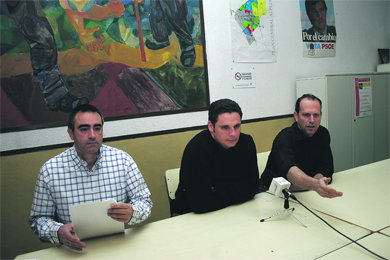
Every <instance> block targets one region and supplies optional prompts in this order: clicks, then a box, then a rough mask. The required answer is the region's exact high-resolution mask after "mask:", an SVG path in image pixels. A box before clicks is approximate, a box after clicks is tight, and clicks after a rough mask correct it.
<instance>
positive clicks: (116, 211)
mask: <svg viewBox="0 0 390 260" xmlns="http://www.w3.org/2000/svg"><path fill="white" fill-rule="evenodd" d="M107 215H108V216H110V217H111V218H113V219H115V220H117V221H120V222H123V223H127V222H129V221H130V219H131V217H132V216H133V207H132V206H131V205H130V204H127V203H113V204H111V208H109V209H108V210H107Z"/></svg>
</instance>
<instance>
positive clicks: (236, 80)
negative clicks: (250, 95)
mask: <svg viewBox="0 0 390 260" xmlns="http://www.w3.org/2000/svg"><path fill="white" fill-rule="evenodd" d="M232 82H233V88H255V87H256V84H255V69H254V67H246V68H240V69H238V68H232Z"/></svg>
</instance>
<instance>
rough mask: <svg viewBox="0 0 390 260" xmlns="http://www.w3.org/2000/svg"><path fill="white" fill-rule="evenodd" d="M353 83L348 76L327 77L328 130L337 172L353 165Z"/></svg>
mask: <svg viewBox="0 0 390 260" xmlns="http://www.w3.org/2000/svg"><path fill="white" fill-rule="evenodd" d="M352 91H353V83H352V81H351V78H350V77H348V76H329V77H327V100H326V102H327V107H328V130H329V133H330V138H331V143H330V146H331V148H332V153H333V161H334V169H335V172H338V171H342V170H346V169H350V168H352V167H353V152H352V121H353V118H352V107H353V104H352V102H353V96H352V94H353V92H352Z"/></svg>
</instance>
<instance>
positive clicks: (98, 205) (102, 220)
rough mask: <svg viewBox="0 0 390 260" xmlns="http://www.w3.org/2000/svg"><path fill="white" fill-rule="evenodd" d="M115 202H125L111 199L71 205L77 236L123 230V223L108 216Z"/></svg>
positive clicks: (88, 236)
mask: <svg viewBox="0 0 390 260" xmlns="http://www.w3.org/2000/svg"><path fill="white" fill-rule="evenodd" d="M113 204H116V205H121V204H123V203H116V201H115V200H114V199H109V200H105V201H94V202H87V203H83V204H75V205H70V206H69V212H70V216H71V218H72V223H73V226H74V231H75V232H76V234H77V236H78V237H79V238H80V239H84V238H90V237H96V236H103V235H109V234H114V233H119V232H123V231H124V228H125V227H124V225H123V223H121V222H119V221H117V220H115V219H113V218H111V217H109V216H108V210H109V209H110V207H111V205H113ZM129 206H130V205H129ZM115 216H117V215H115Z"/></svg>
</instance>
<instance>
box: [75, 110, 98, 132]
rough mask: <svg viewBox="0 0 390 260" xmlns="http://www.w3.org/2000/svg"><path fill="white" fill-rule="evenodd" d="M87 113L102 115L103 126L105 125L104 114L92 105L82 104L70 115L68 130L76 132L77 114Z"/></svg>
mask: <svg viewBox="0 0 390 260" xmlns="http://www.w3.org/2000/svg"><path fill="white" fill-rule="evenodd" d="M79 112H81V113H85V112H93V113H98V114H99V115H100V118H101V119H102V125H103V124H104V117H103V115H102V113H101V112H100V111H99V109H97V108H96V107H95V106H94V105H91V104H82V105H79V106H77V107H75V108H74V109H73V110H72V112H71V113H70V114H69V119H68V128H69V129H70V130H72V132H73V131H74V122H75V117H76V114H77V113H79Z"/></svg>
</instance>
